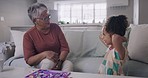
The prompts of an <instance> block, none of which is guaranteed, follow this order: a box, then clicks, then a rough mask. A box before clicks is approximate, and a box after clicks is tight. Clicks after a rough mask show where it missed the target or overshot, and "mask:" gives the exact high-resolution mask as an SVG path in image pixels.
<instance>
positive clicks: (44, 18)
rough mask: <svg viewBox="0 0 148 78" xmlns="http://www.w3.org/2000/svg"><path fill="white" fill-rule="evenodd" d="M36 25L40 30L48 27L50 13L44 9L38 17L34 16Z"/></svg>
mask: <svg viewBox="0 0 148 78" xmlns="http://www.w3.org/2000/svg"><path fill="white" fill-rule="evenodd" d="M36 25H37V26H38V28H39V29H41V30H45V29H48V28H49V27H50V14H49V13H48V11H47V10H44V11H43V12H42V13H41V15H40V16H39V18H36Z"/></svg>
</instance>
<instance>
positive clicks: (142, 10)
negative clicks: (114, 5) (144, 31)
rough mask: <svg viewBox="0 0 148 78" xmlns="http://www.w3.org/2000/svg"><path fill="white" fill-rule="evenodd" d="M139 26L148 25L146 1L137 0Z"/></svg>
mask: <svg viewBox="0 0 148 78" xmlns="http://www.w3.org/2000/svg"><path fill="white" fill-rule="evenodd" d="M139 24H148V0H139Z"/></svg>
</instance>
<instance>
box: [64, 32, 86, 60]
mask: <svg viewBox="0 0 148 78" xmlns="http://www.w3.org/2000/svg"><path fill="white" fill-rule="evenodd" d="M64 34H65V37H66V40H67V42H68V45H69V48H70V53H69V55H68V59H70V60H74V59H75V58H77V57H80V55H81V52H82V42H83V41H82V40H83V31H81V30H78V31H77V30H65V31H64Z"/></svg>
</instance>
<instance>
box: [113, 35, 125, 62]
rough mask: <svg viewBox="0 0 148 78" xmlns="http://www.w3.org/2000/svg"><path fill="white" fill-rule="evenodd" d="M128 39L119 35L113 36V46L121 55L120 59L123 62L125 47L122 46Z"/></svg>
mask: <svg viewBox="0 0 148 78" xmlns="http://www.w3.org/2000/svg"><path fill="white" fill-rule="evenodd" d="M125 41H126V38H125V37H123V36H120V35H117V34H114V35H113V36H112V44H113V47H114V48H115V50H116V51H117V52H118V53H119V56H120V59H121V60H123V59H124V56H125V51H126V50H125V47H124V46H123V45H122V43H123V42H125Z"/></svg>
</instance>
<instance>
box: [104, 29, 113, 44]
mask: <svg viewBox="0 0 148 78" xmlns="http://www.w3.org/2000/svg"><path fill="white" fill-rule="evenodd" d="M102 31H103V33H102V39H103V41H104V43H105V44H106V45H111V44H112V38H111V34H109V33H108V32H106V30H105V27H103V29H102Z"/></svg>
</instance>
